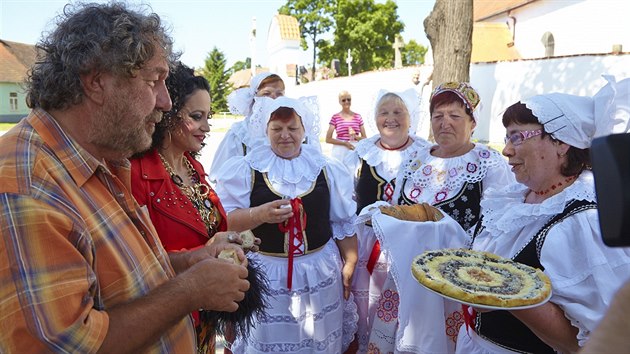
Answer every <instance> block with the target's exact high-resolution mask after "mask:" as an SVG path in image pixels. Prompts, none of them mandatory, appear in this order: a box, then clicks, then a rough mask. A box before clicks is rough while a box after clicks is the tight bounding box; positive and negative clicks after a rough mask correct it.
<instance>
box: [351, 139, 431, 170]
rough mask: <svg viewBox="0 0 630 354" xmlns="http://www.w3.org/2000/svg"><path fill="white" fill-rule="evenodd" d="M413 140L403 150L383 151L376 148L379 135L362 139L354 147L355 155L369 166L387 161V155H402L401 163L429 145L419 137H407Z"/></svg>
mask: <svg viewBox="0 0 630 354" xmlns="http://www.w3.org/2000/svg"><path fill="white" fill-rule="evenodd" d="M409 136H410V137H411V139H412V140H413V143H412V144H411V145H409V146H408V147H407V148H406V149H405V150H393V151H388V150H383V149H380V148H378V146H376V142H377V141H378V139H380V135H378V134H377V135H374V136H371V137H369V138H367V139H363V140H361V141H359V142H358V143H357V145H356V146H355V151H356V154H357V155H358V156H359V158H361V159H363V160H365V161H366V162H367V163H368V165H370V166H378V165H380V164H382V163H384V162H386V161H388V160H389V159H388V158H387V156H388V155H389V154H396V155H398V154H402V156H403V157H404V159H403V161H404V160H406V159H407V158H408V157H407V156H409V155H411V154H413V153H415V152H416V151H419V150H423V149H424V148H426V147H428V146H429V143H428V142H427V141H426V140H424V139H422V138H421V137H418V136H415V135H409Z"/></svg>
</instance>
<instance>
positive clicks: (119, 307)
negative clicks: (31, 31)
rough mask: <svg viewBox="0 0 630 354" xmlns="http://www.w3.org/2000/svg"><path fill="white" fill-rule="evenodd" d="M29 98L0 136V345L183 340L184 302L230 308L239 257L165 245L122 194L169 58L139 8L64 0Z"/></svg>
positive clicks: (107, 345)
mask: <svg viewBox="0 0 630 354" xmlns="http://www.w3.org/2000/svg"><path fill="white" fill-rule="evenodd" d="M38 46H39V49H40V51H39V53H40V55H39V58H38V60H37V61H36V63H35V65H34V66H33V68H32V70H31V72H30V75H29V78H28V82H27V90H28V95H27V103H28V104H29V107H31V108H32V112H31V113H30V114H29V116H28V117H26V118H24V119H23V120H22V121H21V122H20V123H19V124H18V125H16V126H15V127H14V128H13V129H12V130H10V131H9V132H7V133H6V134H5V135H3V136H2V137H1V138H0V208H2V212H0V283H1V284H2V287H0V352H3V353H30V352H64V353H95V352H114V353H122V352H133V353H137V352H147V353H168V352H174V353H175V352H176V353H192V352H194V351H195V350H196V339H195V331H194V329H193V323H192V320H191V317H190V313H191V312H193V311H196V310H198V309H200V308H204V309H209V310H215V311H235V310H236V309H237V308H238V303H237V302H238V301H240V300H242V299H243V297H244V292H245V291H246V290H247V289H248V287H249V283H248V281H247V280H246V277H247V269H246V268H245V267H244V266H242V265H235V264H231V263H228V262H225V261H221V260H217V259H216V255H217V254H218V253H219V251H221V250H222V249H224V248H234V249H235V250H236V252H237V253H238V257H239V259H241V260H245V256H244V254H243V252H242V250H240V249H239V248H238V247H236V246H230V245H229V244H227V242H226V243H215V244H213V245H209V246H206V247H202V248H200V249H197V250H195V251H185V252H177V253H172V254H167V252H166V251H165V250H164V248H163V247H162V245H161V243H160V241H159V239H158V237H157V233H156V231H155V228H154V227H153V225H152V224H151V220H150V218H149V216H148V214H147V212H146V208H141V207H140V206H139V205H138V203H137V202H136V201H135V199H134V198H133V195H132V193H131V184H130V164H129V161H128V160H127V158H128V157H129V156H131V155H132V154H134V153H137V152H140V151H143V150H146V149H148V148H149V146H150V144H151V135H152V133H153V132H154V130H155V125H156V124H157V123H158V122H159V121H160V120H161V118H162V112H164V111H169V110H170V108H171V100H170V98H169V95H168V92H167V89H166V86H165V79H166V77H167V76H168V73H169V67H170V66H171V64H172V63H173V62H174V61H175V60H176V59H177V57H178V55H177V53H174V52H173V51H172V39H171V38H170V37H169V35H168V34H167V33H166V31H165V29H164V27H163V24H162V23H161V21H160V18H159V17H158V16H157V15H156V14H153V13H150V14H144V13H143V12H141V10H131V9H129V8H128V7H127V5H125V4H123V3H108V4H81V5H78V6H76V7H73V6H67V7H66V8H64V13H63V14H62V15H61V16H60V17H59V18H58V22H57V26H56V28H55V29H54V30H53V31H52V32H51V33H50V34H48V35H47V37H46V38H44V39H43V40H42V41H41V42H40V43H39V45H38Z"/></svg>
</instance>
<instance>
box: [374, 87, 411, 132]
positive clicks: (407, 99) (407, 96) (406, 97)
mask: <svg viewBox="0 0 630 354" xmlns="http://www.w3.org/2000/svg"><path fill="white" fill-rule="evenodd" d="M388 93H393V94H395V95H396V96H398V97H400V98H401V99H402V101H403V102H404V103H405V106H406V107H407V111H408V112H409V135H415V134H416V131H417V129H418V124H419V123H420V113H421V109H420V96H419V95H418V92H417V91H416V90H415V89H413V88H411V89H407V90H405V91H402V92H393V91H386V90H379V91H378V92H377V93H376V96H375V97H374V101H373V102H374V105H373V107H374V109H373V110H372V111H370V112H368V114H367V124H368V126H369V127H370V131H371V132H372V133H375V134H377V133H378V128H377V127H376V117H377V116H378V112H377V111H378V108H379V107H378V105H379V104H380V102H381V98H383V96H385V95H386V94H388Z"/></svg>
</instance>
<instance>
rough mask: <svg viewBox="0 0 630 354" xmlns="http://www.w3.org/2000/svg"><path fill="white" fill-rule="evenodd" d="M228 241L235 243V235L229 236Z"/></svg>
mask: <svg viewBox="0 0 630 354" xmlns="http://www.w3.org/2000/svg"><path fill="white" fill-rule="evenodd" d="M227 239H228V242H234V234H229V235H228V237H227Z"/></svg>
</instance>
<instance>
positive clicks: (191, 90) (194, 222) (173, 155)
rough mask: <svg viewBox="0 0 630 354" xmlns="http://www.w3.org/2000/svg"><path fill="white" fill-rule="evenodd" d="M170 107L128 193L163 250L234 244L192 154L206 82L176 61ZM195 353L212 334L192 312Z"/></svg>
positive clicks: (203, 126)
mask: <svg viewBox="0 0 630 354" xmlns="http://www.w3.org/2000/svg"><path fill="white" fill-rule="evenodd" d="M166 86H167V88H168V91H169V94H170V96H171V100H172V102H173V106H172V108H171V110H170V111H169V112H165V113H164V117H163V119H162V120H161V121H160V122H159V123H158V124H157V125H156V127H155V132H154V133H153V143H152V147H151V149H150V150H149V151H147V152H145V153H143V154H141V155H140V156H136V157H134V158H133V159H131V173H132V177H131V178H132V181H131V182H132V192H133V195H134V197H135V198H136V200H137V201H138V203H139V204H140V205H144V206H146V208H147V210H148V212H149V214H150V216H151V221H152V222H153V225H154V226H155V228H156V230H157V232H158V235H159V237H160V240H161V241H162V244H163V245H164V248H165V249H166V251H168V252H178V251H182V250H190V249H195V248H200V247H203V246H204V245H206V243H208V242H229V241H232V242H235V235H234V233H228V232H223V231H226V230H227V220H226V215H225V211H224V210H223V206H222V205H221V201H220V200H219V198H218V197H217V195H216V194H215V192H214V190H213V189H212V188H211V187H210V185H209V184H208V182H207V175H206V173H205V171H204V169H203V167H202V165H201V163H199V162H198V161H197V160H196V159H195V155H196V154H197V153H198V152H199V151H200V150H201V148H202V147H203V146H204V140H205V139H206V136H207V134H208V132H209V131H210V124H209V123H208V120H210V118H212V114H211V112H210V86H209V85H208V81H206V79H205V78H203V77H201V76H195V75H194V72H193V70H192V69H191V68H188V67H186V66H185V65H184V64H181V63H178V65H177V66H176V67H175V68H174V69H173V71H172V72H171V73H170V75H169V77H168V78H167V80H166ZM193 317H194V319H195V325H196V328H197V333H198V345H199V348H200V349H199V352H200V353H201V352H203V353H206V352H207V353H214V341H215V340H214V336H213V335H212V334H213V333H214V331H213V330H211V329H210V328H208V326H206V325H203V324H202V323H201V322H203V321H200V320H199V313H198V312H195V313H193Z"/></svg>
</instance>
